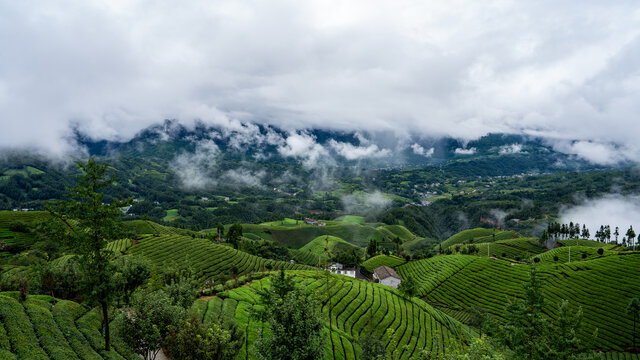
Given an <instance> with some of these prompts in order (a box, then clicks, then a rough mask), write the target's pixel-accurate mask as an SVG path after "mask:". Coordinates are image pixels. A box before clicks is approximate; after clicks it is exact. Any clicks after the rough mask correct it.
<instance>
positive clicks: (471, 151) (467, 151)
mask: <svg viewBox="0 0 640 360" xmlns="http://www.w3.org/2000/svg"><path fill="white" fill-rule="evenodd" d="M454 153H456V154H459V155H473V154H475V153H476V148H470V149H463V148H457V149H456V150H455V151H454Z"/></svg>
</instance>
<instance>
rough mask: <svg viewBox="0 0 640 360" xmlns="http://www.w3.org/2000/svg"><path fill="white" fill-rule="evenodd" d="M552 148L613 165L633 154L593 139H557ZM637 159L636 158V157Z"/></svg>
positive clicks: (601, 163)
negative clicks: (571, 140) (569, 140)
mask: <svg viewBox="0 0 640 360" xmlns="http://www.w3.org/2000/svg"><path fill="white" fill-rule="evenodd" d="M553 146H554V149H555V150H557V151H560V152H563V153H566V154H573V155H577V156H579V157H581V158H583V159H585V160H587V161H589V162H591V163H594V164H600V165H613V164H616V163H619V162H621V161H625V160H633V159H634V158H633V154H630V153H629V150H628V149H626V148H620V147H616V146H614V145H612V144H608V143H599V142H595V141H573V142H568V141H558V142H555V143H554V144H553ZM636 160H637V159H636Z"/></svg>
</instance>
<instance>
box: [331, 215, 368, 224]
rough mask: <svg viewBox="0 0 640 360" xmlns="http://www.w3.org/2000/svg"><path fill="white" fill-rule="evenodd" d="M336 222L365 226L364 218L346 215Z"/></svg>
mask: <svg viewBox="0 0 640 360" xmlns="http://www.w3.org/2000/svg"><path fill="white" fill-rule="evenodd" d="M336 220H339V221H341V222H343V223H345V224H357V225H362V224H364V217H362V216H355V215H345V216H341V217H339V218H337V219H336Z"/></svg>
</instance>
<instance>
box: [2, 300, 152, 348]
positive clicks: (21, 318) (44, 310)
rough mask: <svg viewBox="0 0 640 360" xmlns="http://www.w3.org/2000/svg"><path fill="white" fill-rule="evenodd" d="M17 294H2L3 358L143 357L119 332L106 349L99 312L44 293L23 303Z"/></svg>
mask: <svg viewBox="0 0 640 360" xmlns="http://www.w3.org/2000/svg"><path fill="white" fill-rule="evenodd" d="M14 295H17V294H13V293H1V294H0V319H1V320H2V321H1V323H0V325H1V326H0V358H1V359H7V360H9V359H25V360H26V359H29V360H31V359H33V360H46V359H56V360H67V359H92V360H93V359H95V360H100V359H109V360H124V359H127V360H138V359H139V357H138V355H136V354H134V353H132V352H131V351H130V350H129V349H128V348H127V347H126V346H125V345H124V344H123V343H122V340H121V339H120V338H119V337H118V336H117V334H116V336H114V337H113V348H112V349H111V351H109V352H106V351H104V338H103V337H102V335H101V334H100V319H99V315H98V312H97V311H94V310H90V309H87V308H85V307H83V306H82V305H80V304H77V303H75V302H72V301H67V300H59V301H57V302H55V304H54V303H53V302H52V301H51V300H52V299H51V298H50V297H48V296H42V295H39V296H38V295H36V296H28V297H27V299H26V301H24V302H19V301H18V300H17V299H16V298H14V297H13V296H14Z"/></svg>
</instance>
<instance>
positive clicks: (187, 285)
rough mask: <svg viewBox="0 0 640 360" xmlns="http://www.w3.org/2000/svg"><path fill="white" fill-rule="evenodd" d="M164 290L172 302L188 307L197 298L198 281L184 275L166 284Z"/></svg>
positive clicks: (184, 307)
mask: <svg viewBox="0 0 640 360" xmlns="http://www.w3.org/2000/svg"><path fill="white" fill-rule="evenodd" d="M163 290H164V291H165V292H166V293H167V295H168V297H169V299H170V300H171V303H172V304H174V305H177V306H180V307H182V308H183V309H188V308H189V307H190V306H191V304H193V301H194V300H195V299H196V295H197V283H196V282H195V281H194V280H193V279H191V278H186V277H183V278H180V279H178V280H177V281H172V282H171V283H170V284H167V285H165V287H164V289H163Z"/></svg>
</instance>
